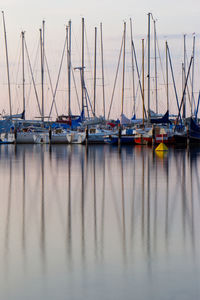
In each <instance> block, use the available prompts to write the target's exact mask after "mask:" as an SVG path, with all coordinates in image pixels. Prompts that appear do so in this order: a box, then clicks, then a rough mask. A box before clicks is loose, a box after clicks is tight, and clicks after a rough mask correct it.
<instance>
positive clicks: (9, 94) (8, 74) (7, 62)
mask: <svg viewBox="0 0 200 300" xmlns="http://www.w3.org/2000/svg"><path fill="white" fill-rule="evenodd" d="M2 16H3V27H4V39H5V48H6V65H7V78H8V96H9V107H10V116H11V115H12V104H11V102H12V101H11V89H10V72H9V60H8V45H7V36H6V24H5V18H4V12H3V11H2Z"/></svg>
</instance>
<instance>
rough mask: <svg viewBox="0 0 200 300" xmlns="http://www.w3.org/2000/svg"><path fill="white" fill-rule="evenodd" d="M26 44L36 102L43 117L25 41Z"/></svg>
mask: <svg viewBox="0 0 200 300" xmlns="http://www.w3.org/2000/svg"><path fill="white" fill-rule="evenodd" d="M24 44H25V49H26V54H27V58H28V64H29V68H30V71H31V78H32V82H33V86H34V91H35V96H36V100H37V104H38V109H39V113H40V115H42V111H41V108H40V103H39V97H38V93H37V89H36V85H35V79H34V76H33V70H32V67H31V61H30V57H29V53H28V48H27V44H26V40H24Z"/></svg>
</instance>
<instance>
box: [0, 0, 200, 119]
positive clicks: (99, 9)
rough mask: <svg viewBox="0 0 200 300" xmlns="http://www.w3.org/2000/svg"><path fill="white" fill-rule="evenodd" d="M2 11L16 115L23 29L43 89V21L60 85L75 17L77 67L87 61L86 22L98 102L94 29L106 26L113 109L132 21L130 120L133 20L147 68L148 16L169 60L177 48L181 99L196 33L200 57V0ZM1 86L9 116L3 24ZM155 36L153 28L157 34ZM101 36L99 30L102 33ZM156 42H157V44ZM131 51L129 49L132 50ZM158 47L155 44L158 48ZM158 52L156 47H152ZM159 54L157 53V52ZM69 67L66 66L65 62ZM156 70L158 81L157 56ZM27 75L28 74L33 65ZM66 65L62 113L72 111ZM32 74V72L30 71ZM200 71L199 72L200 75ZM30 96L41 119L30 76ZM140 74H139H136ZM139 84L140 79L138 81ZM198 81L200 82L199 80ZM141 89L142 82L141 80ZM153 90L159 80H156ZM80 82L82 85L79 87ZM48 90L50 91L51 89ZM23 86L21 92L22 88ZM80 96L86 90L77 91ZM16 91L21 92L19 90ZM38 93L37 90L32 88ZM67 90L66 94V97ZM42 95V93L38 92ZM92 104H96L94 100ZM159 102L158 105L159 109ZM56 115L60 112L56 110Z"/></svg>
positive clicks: (31, 110) (88, 0)
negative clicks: (168, 52) (124, 40)
mask: <svg viewBox="0 0 200 300" xmlns="http://www.w3.org/2000/svg"><path fill="white" fill-rule="evenodd" d="M1 10H3V11H4V14H5V20H6V32H7V39H8V52H9V63H10V77H11V82H12V85H11V90H12V106H13V112H14V111H15V112H19V111H20V110H21V109H22V103H21V102H22V101H21V100H20V98H21V90H22V88H21V84H20V80H21V77H20V76H21V75H20V72H21V71H20V70H21V69H20V68H21V67H20V33H21V31H22V30H24V31H25V32H26V34H25V35H26V42H27V45H28V49H29V54H30V57H31V61H32V64H33V65H34V62H35V66H36V67H35V71H34V72H35V73H34V74H35V75H34V76H36V81H37V87H38V89H39V84H40V75H39V56H38V59H37V54H36V53H37V47H38V43H39V28H40V27H41V23H42V20H45V47H46V48H45V51H46V55H47V59H48V63H49V69H50V72H51V76H52V84H53V87H55V84H56V80H57V74H58V69H59V64H60V59H61V54H62V50H63V45H64V39H65V26H66V24H67V22H68V20H69V19H71V20H72V35H73V37H72V59H73V61H72V64H73V66H77V65H80V63H81V61H80V57H81V54H80V53H81V52H80V51H81V18H82V17H84V18H85V24H86V35H87V45H86V46H85V47H86V52H87V54H86V64H87V65H86V70H87V72H86V77H87V82H86V84H88V91H89V94H90V97H91V98H92V93H93V91H92V86H93V79H92V78H93V49H94V27H95V26H96V27H98V30H99V24H100V22H102V23H103V40H104V60H105V62H104V66H105V88H106V100H107V101H106V103H107V111H108V107H109V103H110V99H111V94H112V90H113V83H114V78H115V72H116V67H117V61H118V56H119V49H120V44H121V39H122V33H123V22H124V21H126V22H127V50H126V54H127V59H126V71H127V73H128V74H127V76H126V87H125V89H126V96H125V98H126V99H125V102H126V104H125V113H126V114H127V115H128V116H129V117H130V116H131V114H132V106H133V105H132V100H131V99H132V96H131V93H132V92H131V80H132V79H131V72H130V70H131V56H130V41H129V39H130V30H129V26H130V25H129V19H130V18H132V20H133V34H134V41H135V46H136V51H137V55H138V64H139V68H140V69H141V39H142V38H145V39H146V34H147V14H148V12H151V13H152V14H153V16H154V18H155V19H156V20H157V22H156V27H157V34H158V40H159V45H160V53H161V57H162V61H163V66H162V67H163V68H164V65H165V62H164V55H165V54H164V53H165V50H164V43H165V40H166V39H167V40H168V42H169V46H170V49H171V54H172V59H173V63H174V71H175V75H176V80H177V86H178V89H179V94H180V96H181V61H182V60H183V34H187V51H188V60H189V58H190V55H191V49H192V34H193V33H195V34H196V47H197V49H196V53H197V56H198V48H199V46H200V45H199V36H198V34H199V33H200V32H199V11H200V2H199V1H196V0H192V1H186V0H183V1H172V0H169V1H157V0H154V1H139V2H138V1H137V2H136V1H131V0H124V1H119V0H116V1H114V2H113V1H111V0H107V1H106V0H101V1H92V0H84V1H80V0H74V1H63V0H57V1H55V0H54V1H52V0H48V1H47V0H43V1H39V0H35V1H27V0H26V1H25V0H3V1H1ZM0 32H1V34H0V49H1V53H0V66H1V70H2V72H1V74H0V85H1V95H2V96H1V98H2V101H1V103H0V112H2V110H5V111H6V112H8V93H7V77H6V61H5V46H4V33H3V25H2V22H1V23H0ZM151 33H152V30H151ZM98 37H99V31H98ZM152 44H153V41H152ZM128 47H129V48H128ZM152 47H153V46H152ZM98 49H100V42H98ZM152 53H153V48H152ZM152 55H153V54H152ZM97 56H98V67H97V69H98V70H97V73H98V74H97V77H98V79H97V85H98V91H97V98H102V95H101V94H102V92H101V79H100V78H101V73H100V69H101V66H100V51H99V53H98V54H97ZM65 63H66V62H65ZM198 64H199V61H198V57H197V58H196V61H195V66H196V71H195V72H196V73H197V76H198ZM151 65H152V67H151V69H152V71H151V72H152V75H151V77H152V78H153V68H154V66H153V58H152V57H151ZM26 68H27V73H28V67H26ZM64 68H66V66H63V71H62V75H61V78H60V82H61V83H60V85H59V92H58V93H57V95H58V98H60V100H59V99H58V100H56V101H58V108H59V113H60V114H62V113H66V111H67V104H66V97H67V90H66V89H67V87H66V82H67V78H66V74H65V71H64ZM158 69H159V70H158V73H159V72H160V73H159V75H158V76H159V80H158V81H159V84H160V85H159V93H160V96H159V98H160V99H161V98H162V100H160V103H161V105H160V110H161V112H163V111H164V110H165V103H164V100H163V98H165V95H164V94H165V87H164V81H163V82H162V77H163V75H162V74H161V73H162V72H161V71H162V70H161V69H162V68H161V66H160V67H158ZM29 73H30V71H29ZM121 73H122V67H120V72H119V78H118V84H117V90H116V92H115V98H116V99H115V100H114V104H113V116H114V117H116V116H117V115H119V114H120V102H121V85H122V84H121V82H120V81H121V77H122V74H121ZM196 73H195V74H196ZM26 76H27V78H29V79H26V84H27V87H26V93H27V95H26V98H27V103H28V105H27V115H28V116H29V118H33V117H34V116H36V115H38V111H37V106H36V105H35V104H34V103H35V102H36V101H35V99H34V98H35V97H34V95H33V91H31V92H29V85H28V83H30V82H31V79H30V74H27V75H26ZM135 76H136V75H135ZM47 77H48V76H47V70H46V94H45V95H46V99H45V101H46V104H45V109H46V114H48V111H49V107H50V103H51V101H52V95H51V92H50V87H49V83H48V79H47ZM75 77H76V80H78V77H79V74H77V73H76V74H75ZM136 81H137V80H136ZM196 81H198V80H197V79H196ZM135 84H136V89H137V85H138V83H137V82H135ZM151 84H152V86H153V84H154V83H153V79H152V83H151ZM195 84H196V85H195V93H198V89H199V87H198V85H197V83H195ZM78 85H79V84H77V86H78ZM47 86H48V87H47ZM16 87H17V88H16ZM77 88H78V91H79V92H80V86H78V87H77ZM170 88H171V98H172V99H171V101H172V105H171V106H172V110H173V112H174V111H175V109H176V105H175V100H174V94H173V91H172V87H170ZM16 90H18V91H17V92H16ZM32 90H33V89H32ZM61 91H64V92H63V94H62V95H61ZM38 93H39V96H40V91H38ZM74 93H75V91H74ZM152 98H154V96H153V91H152ZM91 101H92V100H91ZM153 101H154V100H152V103H153V104H152V105H153V108H154V106H155V105H154V104H155V103H154V102H153ZM100 103H101V102H99V103H98V105H97V107H98V110H99V114H102V105H101V104H100ZM136 107H137V108H138V114H141V109H140V104H139V100H138V103H137V105H136ZM73 109H74V113H77V112H78V106H77V104H74V106H73ZM54 114H55V111H54Z"/></svg>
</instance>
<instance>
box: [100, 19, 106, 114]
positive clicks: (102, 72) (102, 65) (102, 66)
mask: <svg viewBox="0 0 200 300" xmlns="http://www.w3.org/2000/svg"><path fill="white" fill-rule="evenodd" d="M100 31H101V74H102V89H103V116H104V119H105V116H106V110H105V86H104V63H103V30H102V23H100Z"/></svg>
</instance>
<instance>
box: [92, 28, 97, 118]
mask: <svg viewBox="0 0 200 300" xmlns="http://www.w3.org/2000/svg"><path fill="white" fill-rule="evenodd" d="M96 73H97V27H95V38H94V108H93V110H94V115H96Z"/></svg>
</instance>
